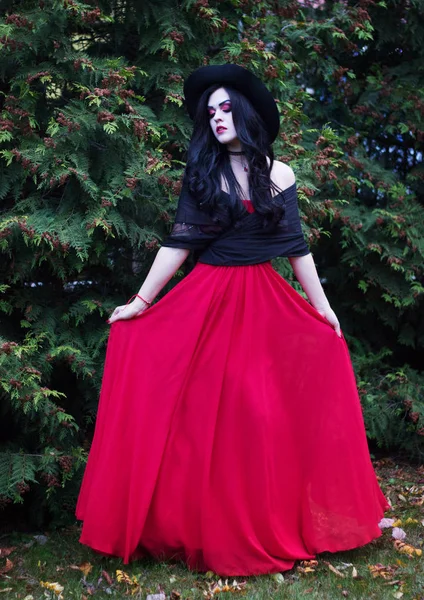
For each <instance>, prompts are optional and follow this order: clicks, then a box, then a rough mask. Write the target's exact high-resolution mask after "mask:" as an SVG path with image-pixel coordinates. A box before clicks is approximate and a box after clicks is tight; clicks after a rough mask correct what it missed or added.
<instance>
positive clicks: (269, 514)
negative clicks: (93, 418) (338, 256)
mask: <svg viewBox="0 0 424 600" xmlns="http://www.w3.org/2000/svg"><path fill="white" fill-rule="evenodd" d="M387 508H389V504H388V502H387V500H386V499H385V497H384V495H383V493H382V491H381V489H380V487H379V485H378V482H377V479H376V476H375V473H374V470H373V467H372V463H371V460H370V456H369V451H368V446H367V440H366V435H365V429H364V422H363V417H362V412H361V406H360V402H359V397H358V392H357V388H356V383H355V378H354V373H353V369H352V364H351V361H350V356H349V352H348V348H347V346H346V342H345V339H344V338H343V337H342V338H339V337H338V335H337V334H336V332H335V331H334V329H333V328H332V327H331V326H330V325H329V323H328V322H327V321H326V319H324V318H323V317H322V316H321V315H320V314H319V313H318V312H317V311H316V310H315V309H314V308H313V307H312V306H311V305H310V304H309V303H308V302H307V301H306V300H304V299H303V298H302V297H301V296H300V295H299V294H298V293H297V292H296V291H295V290H294V289H293V288H292V287H291V286H290V285H289V284H288V283H287V282H286V281H285V280H284V279H283V278H282V277H281V276H280V275H279V274H278V273H277V272H276V271H275V270H274V269H273V267H272V266H271V264H270V263H264V264H260V265H253V266H245V267H215V266H210V265H205V264H198V265H197V266H196V267H195V268H194V270H193V271H192V272H191V273H190V274H189V275H188V276H187V277H186V278H185V279H184V280H183V281H182V282H181V283H179V284H178V285H177V286H176V287H174V288H173V289H172V290H171V291H170V292H169V293H168V294H167V295H166V296H165V297H164V298H162V299H161V300H160V301H159V302H157V303H156V304H155V305H153V306H152V307H151V308H150V309H149V310H147V311H146V312H145V313H143V314H142V315H141V316H140V317H138V318H136V319H133V320H130V321H118V322H116V323H114V324H113V325H112V327H111V332H110V337H109V341H108V347H107V356H106V363H105V369H104V375H103V383H102V389H101V395H100V404H99V410H98V416H97V422H96V428H95V435H94V440H93V444H92V448H91V451H90V454H89V459H88V464H87V467H86V471H85V474H84V479H83V483H82V487H81V491H80V495H79V499H78V504H77V509H76V516H77V518H78V519H81V520H83V521H84V523H83V528H82V534H81V538H80V542H81V543H83V544H86V545H88V546H90V547H92V548H93V549H95V550H97V551H100V552H101V553H104V554H110V555H116V556H121V557H122V558H123V561H124V563H125V564H127V563H128V562H130V561H131V560H133V559H135V558H140V557H142V556H144V555H147V554H149V555H153V556H155V557H157V558H161V559H163V558H173V557H174V558H178V559H183V560H185V561H186V563H187V565H188V566H189V568H191V569H195V570H199V571H205V570H212V571H214V572H215V573H217V574H219V575H256V574H262V573H273V572H278V571H284V570H287V569H290V568H292V567H293V565H294V563H295V561H296V560H298V559H312V558H314V557H315V556H316V554H317V553H319V552H322V551H326V550H328V551H330V552H336V551H340V550H347V549H351V548H355V547H358V546H362V545H364V544H367V543H368V542H370V541H371V540H372V539H374V538H378V537H379V536H380V535H381V531H380V528H379V527H378V523H379V521H380V519H381V518H382V516H383V514H384V510H386V509H387Z"/></svg>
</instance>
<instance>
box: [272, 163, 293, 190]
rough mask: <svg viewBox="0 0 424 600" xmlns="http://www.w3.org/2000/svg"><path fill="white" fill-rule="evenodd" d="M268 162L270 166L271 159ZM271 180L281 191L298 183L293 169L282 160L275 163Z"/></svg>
mask: <svg viewBox="0 0 424 600" xmlns="http://www.w3.org/2000/svg"><path fill="white" fill-rule="evenodd" d="M267 160H268V164H269V159H267ZM271 179H272V181H273V182H274V183H275V184H276V185H277V186H278V187H279V188H280V189H281V190H285V189H286V188H288V187H290V186H291V185H293V184H294V183H295V181H296V178H295V174H294V172H293V169H292V168H291V167H290V166H289V165H287V164H286V163H283V162H281V161H280V160H274V162H273V165H272V170H271Z"/></svg>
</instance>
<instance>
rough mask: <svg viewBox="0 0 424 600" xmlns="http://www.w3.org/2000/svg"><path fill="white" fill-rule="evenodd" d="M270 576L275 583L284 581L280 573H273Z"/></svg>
mask: <svg viewBox="0 0 424 600" xmlns="http://www.w3.org/2000/svg"><path fill="white" fill-rule="evenodd" d="M272 578H273V580H274V581H276V582H277V583H284V575H283V574H282V573H274V575H272Z"/></svg>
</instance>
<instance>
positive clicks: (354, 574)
mask: <svg viewBox="0 0 424 600" xmlns="http://www.w3.org/2000/svg"><path fill="white" fill-rule="evenodd" d="M352 577H358V571H357V570H356V569H355V567H352Z"/></svg>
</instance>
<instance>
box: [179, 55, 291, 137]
mask: <svg viewBox="0 0 424 600" xmlns="http://www.w3.org/2000/svg"><path fill="white" fill-rule="evenodd" d="M216 83H217V84H222V85H223V87H225V85H228V86H231V87H233V88H235V89H236V90H238V91H239V92H241V93H242V94H243V95H244V96H246V98H248V100H249V101H250V102H251V103H252V105H253V107H254V108H255V110H256V111H257V112H258V113H259V114H260V116H261V117H262V119H263V121H264V123H265V126H266V128H267V131H268V133H269V136H270V142H271V143H272V142H273V141H274V140H275V138H276V137H277V135H278V131H279V129H280V115H279V112H278V108H277V104H276V102H275V100H274V97H273V95H272V94H271V92H270V91H269V90H268V88H267V87H266V86H265V84H264V83H263V82H262V81H261V80H260V79H259V78H258V77H256V75H254V74H253V73H252V72H251V71H249V70H247V69H245V68H244V67H241V66H240V65H233V64H225V65H207V66H204V67H200V68H199V69H196V70H195V71H193V72H192V73H191V74H190V75H189V76H188V77H187V79H186V80H185V82H184V99H185V103H186V107H187V111H188V114H189V116H190V118H191V119H194V117H195V114H196V109H197V105H198V103H199V100H200V97H201V95H202V94H203V92H204V91H205V90H207V89H208V87H209V86H211V85H213V84H216Z"/></svg>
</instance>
